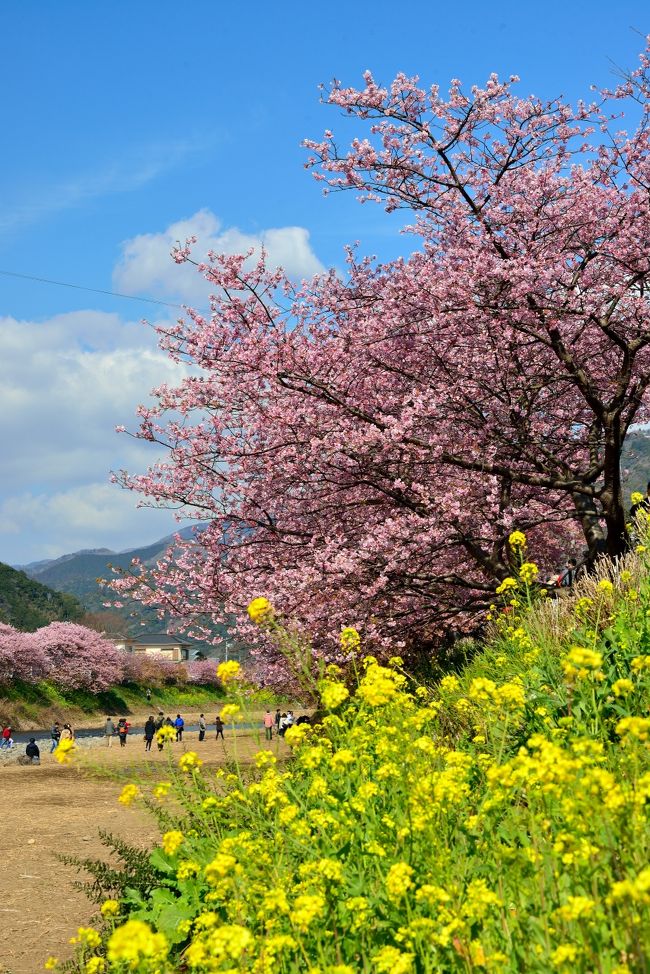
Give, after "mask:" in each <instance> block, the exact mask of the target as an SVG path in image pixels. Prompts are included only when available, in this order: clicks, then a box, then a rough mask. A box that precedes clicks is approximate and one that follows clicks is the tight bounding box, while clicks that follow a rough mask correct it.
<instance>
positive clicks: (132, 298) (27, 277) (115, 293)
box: [0, 270, 210, 314]
mask: <svg viewBox="0 0 650 974" xmlns="http://www.w3.org/2000/svg"><path fill="white" fill-rule="evenodd" d="M0 274H3V275H4V276H5V277H18V278H20V279H21V280H23V281H37V282H38V283H39V284H56V286H57V287H71V288H74V289H75V290H76V291H92V292H93V294H107V295H110V297H113V298H127V299H128V300H129V301H146V302H147V304H161V305H164V307H166V308H179V309H180V310H181V311H185V310H186V309H185V308H184V306H183V305H182V304H173V303H172V302H171V301H160V300H159V299H158V298H142V297H139V296H138V295H137V294H123V293H121V292H120V291H104V290H102V288H98V287H85V286H84V285H83V284H70V283H69V282H68V281H53V280H51V279H50V278H49V277H34V276H33V275H32V274H18V273H17V271H3V270H0ZM196 310H197V311H201V308H197V309H196ZM204 313H205V314H210V312H207V311H206V312H204Z"/></svg>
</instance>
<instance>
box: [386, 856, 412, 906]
mask: <svg viewBox="0 0 650 974" xmlns="http://www.w3.org/2000/svg"><path fill="white" fill-rule="evenodd" d="M412 877H413V869H412V867H411V866H409V865H408V863H406V862H396V863H394V865H392V866H391V867H390V869H389V870H388V875H387V876H386V889H387V891H388V895H389V896H391V897H392V898H393V899H400V898H401V897H402V896H404V894H405V893H407V892H408V891H409V889H411V887H412V886H413V878H412Z"/></svg>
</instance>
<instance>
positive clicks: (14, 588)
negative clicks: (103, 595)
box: [0, 562, 84, 632]
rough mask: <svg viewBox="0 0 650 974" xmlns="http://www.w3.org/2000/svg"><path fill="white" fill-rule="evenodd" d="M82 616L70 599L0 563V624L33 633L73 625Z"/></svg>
mask: <svg viewBox="0 0 650 974" xmlns="http://www.w3.org/2000/svg"><path fill="white" fill-rule="evenodd" d="M83 615H84V608H83V606H81V605H80V604H79V602H78V601H77V599H76V598H75V597H74V595H71V594H69V593H63V592H55V591H53V590H52V589H51V588H49V587H48V586H47V585H43V584H42V583H41V582H37V581H35V580H34V579H32V578H29V577H28V576H27V575H26V574H25V573H24V572H21V571H17V570H16V569H15V568H12V567H11V566H10V565H5V564H3V563H2V562H0V622H5V623H7V624H8V625H10V626H13V627H14V628H15V629H20V630H21V631H22V632H33V631H34V630H35V629H39V628H40V627H41V626H47V625H48V623H50V622H76V621H78V620H80V619H81V618H82V616H83Z"/></svg>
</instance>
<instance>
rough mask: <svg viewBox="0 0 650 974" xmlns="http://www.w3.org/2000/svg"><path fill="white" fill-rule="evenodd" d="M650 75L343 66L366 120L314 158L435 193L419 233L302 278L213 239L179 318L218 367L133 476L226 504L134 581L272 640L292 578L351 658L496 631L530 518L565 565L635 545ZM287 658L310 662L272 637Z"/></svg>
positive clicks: (144, 415)
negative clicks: (387, 77)
mask: <svg viewBox="0 0 650 974" xmlns="http://www.w3.org/2000/svg"><path fill="white" fill-rule="evenodd" d="M649 78H650V61H649V60H648V56H647V53H646V54H644V55H643V56H642V59H641V63H640V67H639V68H638V69H637V70H636V71H635V72H633V73H632V74H630V75H629V77H628V78H626V79H624V81H623V82H622V83H621V85H619V87H618V88H616V90H614V91H604V92H598V93H596V94H595V95H594V98H593V100H592V101H591V102H590V103H583V102H580V103H578V104H577V105H570V104H568V103H565V102H562V101H561V100H554V101H546V102H544V101H542V100H540V99H538V98H533V97H525V98H522V97H520V96H519V95H517V94H516V84H517V78H516V77H514V76H513V77H512V78H511V79H510V80H509V81H508V82H502V81H500V80H499V79H498V78H497V77H496V76H491V77H490V78H489V79H488V81H487V83H486V84H485V86H484V87H483V88H478V87H475V88H473V89H472V90H471V91H469V92H467V91H465V90H464V88H463V86H462V85H461V83H460V82H459V81H453V82H452V84H451V87H450V90H449V92H448V94H447V95H443V94H442V93H441V91H440V90H439V88H437V87H435V86H434V87H432V88H430V89H428V90H425V89H424V88H422V87H421V86H420V85H419V82H418V80H417V79H410V78H407V77H405V76H403V75H399V76H398V77H397V78H396V79H395V81H394V82H393V83H392V85H390V86H389V87H382V86H381V85H379V84H377V83H376V82H375V80H374V79H373V77H372V75H370V74H367V75H366V76H365V78H364V86H363V87H362V88H360V89H355V88H350V87H343V86H342V85H341V84H339V83H338V82H335V83H334V84H333V86H332V87H331V89H330V90H329V91H328V92H327V93H326V94H325V95H324V100H325V101H326V102H327V103H328V104H330V105H332V106H335V107H336V108H337V109H343V110H344V111H345V112H346V113H347V114H348V115H349V116H350V117H351V118H352V119H354V120H356V122H357V124H358V126H359V127H360V128H361V127H363V128H364V129H365V135H364V137H357V138H355V139H353V141H352V142H351V144H350V145H349V146H348V147H347V148H343V149H341V148H340V147H339V146H338V145H337V143H336V141H335V138H334V135H333V133H332V132H331V131H330V130H328V131H326V133H325V136H324V138H323V139H322V140H320V141H309V142H308V143H306V145H307V147H308V150H309V153H310V156H309V160H308V163H307V165H308V167H309V168H310V169H311V170H313V172H314V175H315V176H316V178H317V179H318V180H319V181H320V182H321V183H323V184H324V185H325V187H326V188H327V190H328V191H343V190H347V189H352V190H353V191H355V192H357V193H358V194H359V195H360V196H361V198H362V199H364V200H370V201H376V202H379V203H381V204H382V205H383V206H384V207H385V208H386V210H388V211H391V210H397V209H404V210H407V211H409V212H410V213H411V214H412V222H411V224H410V225H409V227H408V228H407V232H408V233H410V234H411V238H410V239H411V241H412V245H413V252H412V253H411V254H410V256H408V257H404V258H399V259H396V260H393V261H390V262H388V263H381V262H378V261H376V260H374V259H369V258H364V257H360V256H357V254H356V252H355V251H354V250H349V251H348V254H347V266H346V271H345V274H344V275H341V274H339V273H337V272H335V271H330V272H328V273H325V274H322V275H319V276H317V277H315V278H314V279H313V280H311V281H306V282H303V283H302V284H300V285H296V284H295V283H294V282H292V281H291V280H290V279H289V278H288V277H286V276H285V275H284V274H283V273H282V272H281V271H279V270H273V271H271V270H270V269H268V268H267V267H266V266H265V262H264V257H263V256H262V258H260V259H258V260H257V261H256V262H255V261H254V260H253V258H252V256H251V255H250V254H249V255H246V254H244V255H238V256H232V255H219V254H209V255H207V257H206V259H205V260H203V261H200V262H199V263H198V264H197V269H198V271H199V272H200V273H202V274H204V275H205V277H206V278H207V279H208V281H209V282H210V284H211V285H212V287H213V290H214V296H213V298H212V314H211V315H210V316H209V317H208V316H204V315H201V314H198V313H196V312H194V311H192V310H188V313H187V315H186V317H185V318H184V319H181V320H179V321H178V322H177V323H176V324H175V325H173V326H171V327H168V328H162V327H161V328H160V329H159V333H160V341H161V346H162V347H163V348H164V349H166V350H167V352H168V353H169V354H170V356H171V357H172V358H174V359H175V360H178V361H182V362H186V363H189V364H190V365H191V366H192V369H191V370H190V372H189V374H188V376H187V378H186V379H184V381H182V382H181V383H180V384H179V385H178V386H177V387H176V388H170V387H168V386H163V387H161V388H159V389H158V390H156V391H155V401H154V405H152V406H149V407H144V406H143V407H140V409H139V416H140V427H139V430H138V431H137V432H136V433H135V435H136V436H138V437H140V438H143V439H146V440H150V441H153V442H156V443H158V444H159V445H161V446H162V447H163V448H164V449H165V451H166V459H164V460H163V461H161V462H160V463H159V464H158V465H156V466H154V467H152V468H151V469H150V470H149V471H148V472H147V473H146V474H144V475H140V476H129V475H127V474H126V473H124V472H122V473H121V474H118V475H117V477H116V479H117V480H118V481H119V482H120V483H122V484H123V485H124V486H126V487H129V488H130V489H132V490H134V491H136V492H138V493H139V494H141V495H143V497H144V498H145V502H146V503H153V504H159V505H168V506H171V507H174V508H175V509H177V510H178V511H179V513H180V514H181V515H182V516H188V515H189V516H193V517H195V518H196V519H197V521H199V522H203V524H204V525H207V527H205V530H202V531H201V532H197V535H196V537H195V538H194V539H193V540H192V541H189V542H181V541H180V539H179V542H178V544H177V545H176V546H174V548H173V549H171V550H170V551H169V552H168V554H167V556H166V557H165V558H164V559H162V561H161V562H160V564H159V566H158V568H157V569H154V570H152V571H149V572H147V573H145V572H143V571H142V569H141V568H140V567H139V566H138V567H135V568H134V571H133V572H132V573H131V574H127V575H125V576H124V577H122V578H120V579H118V580H117V581H116V583H115V587H116V589H117V590H118V592H124V593H128V594H129V595H132V596H136V597H138V598H140V599H142V600H143V601H144V602H147V603H149V604H153V605H158V606H161V605H162V606H163V607H164V609H165V611H168V612H170V613H172V614H173V615H175V616H176V617H177V618H178V620H179V621H180V622H181V624H184V625H186V626H188V627H193V629H194V630H195V631H200V620H201V619H205V620H208V621H209V622H211V623H213V622H220V623H223V622H226V623H231V622H232V621H233V620H235V621H236V622H237V623H238V628H239V631H240V633H243V634H244V635H248V636H249V637H250V638H255V639H259V638H260V637H259V635H255V636H253V635H252V632H251V630H250V629H247V628H246V625H247V624H246V620H245V612H244V610H245V606H246V605H247V604H248V602H249V601H250V599H251V598H253V597H255V596H265V597H268V598H269V599H270V600H271V601H272V603H273V605H274V606H275V607H276V611H278V612H279V613H281V614H282V615H283V616H284V617H285V618H286V619H292V620H294V624H295V625H296V627H297V629H298V631H301V630H302V629H303V628H306V629H307V630H308V631H309V632H310V633H311V636H312V638H313V643H314V647H315V652H316V653H317V654H321V655H322V656H323V658H325V659H328V660H334V661H340V660H341V659H342V657H343V656H344V655H345V654H344V653H343V651H342V649H341V647H340V644H339V641H338V634H339V633H340V631H341V629H342V628H343V627H344V626H345V625H348V624H353V625H355V626H356V628H357V629H359V631H360V632H361V633H362V637H363V641H364V644H365V645H366V646H372V647H373V648H376V649H379V650H381V648H382V647H391V648H392V649H393V650H395V649H399V650H403V651H405V652H409V651H411V652H418V653H428V652H430V651H433V650H434V649H435V648H436V647H437V646H440V644H441V643H443V642H444V641H445V640H446V639H448V638H449V637H450V634H453V633H455V632H458V631H463V630H464V631H471V630H472V628H473V627H474V626H475V625H476V620H477V612H478V611H479V610H481V609H482V608H484V607H485V606H486V605H487V604H488V603H489V601H490V599H491V593H492V592H493V591H494V586H495V581H496V582H497V583H498V581H499V580H502V579H503V578H505V577H507V576H508V574H509V573H510V568H511V566H510V558H511V553H510V551H509V548H508V545H507V538H508V535H509V533H510V532H511V531H512V530H513V529H514V528H517V529H519V530H523V531H525V532H526V534H527V535H528V537H529V541H530V544H531V547H533V546H534V549H535V555H536V560H538V561H539V562H540V563H541V564H542V565H543V564H545V563H546V564H547V565H548V566H549V567H550V566H551V564H553V563H554V562H555V560H556V559H558V558H559V557H560V556H565V555H566V554H569V553H570V554H579V553H580V552H581V551H582V550H583V549H584V550H585V551H586V552H587V557H588V558H590V559H593V558H594V557H595V556H596V555H597V553H598V552H599V551H601V550H603V549H606V550H607V551H609V553H610V554H611V555H617V554H620V553H621V552H622V551H623V550H624V548H625V544H626V536H625V515H626V510H625V502H624V499H623V496H622V490H621V466H620V459H621V448H622V445H623V440H624V437H625V435H626V433H627V431H628V429H629V428H630V426H631V425H632V424H633V423H638V422H641V421H646V420H647V419H648V418H650V417H649V414H648V393H647V391H648V385H649V383H650V351H649V345H650V315H649V308H648V288H649V287H650V251H649V250H648V247H647V240H648V239H649V238H650V193H649V188H650V144H649V130H648V91H649V88H650V86H649V83H648V79H649ZM627 103H631V104H632V105H633V110H634V113H635V115H636V116H637V117H638V115H639V109H638V106H639V104H641V105H642V111H641V113H640V115H641V120H640V122H639V123H638V125H637V126H636V127H635V128H634V130H633V131H631V132H630V133H628V132H626V131H623V130H622V127H621V123H620V115H621V113H622V112H623V111H624V110H625V108H626V104H627ZM191 254H192V243H191V242H188V243H187V245H186V246H185V247H179V248H178V249H177V250H176V251H175V252H174V259H175V260H176V261H179V262H182V261H189V260H191V259H192V257H191ZM260 661H261V663H262V664H263V665H262V667H261V671H260V672H261V674H262V676H263V678H264V679H265V680H269V681H273V682H276V683H277V682H281V681H282V679H283V678H284V675H285V674H286V670H285V668H284V665H283V660H282V658H281V657H280V656H279V655H278V654H277V653H276V652H275V650H274V649H273V647H272V646H269V645H264V644H262V645H261V646H260Z"/></svg>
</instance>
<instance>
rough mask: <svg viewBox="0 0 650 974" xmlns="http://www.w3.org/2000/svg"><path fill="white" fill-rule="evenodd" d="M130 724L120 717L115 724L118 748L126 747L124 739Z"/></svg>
mask: <svg viewBox="0 0 650 974" xmlns="http://www.w3.org/2000/svg"><path fill="white" fill-rule="evenodd" d="M129 727H130V724H129V722H128V720H127V719H126V717H120V719H119V720H118V722H117V736H118V737H119V739H120V747H126V738H127V735H128V733H129Z"/></svg>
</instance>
